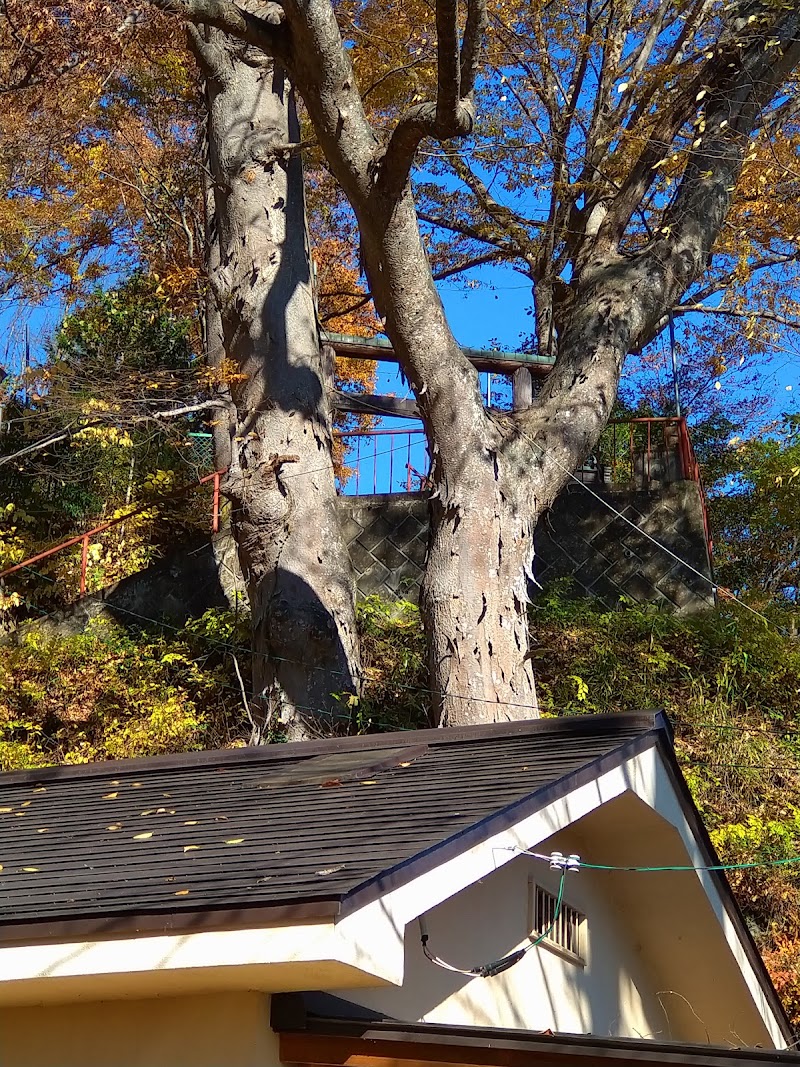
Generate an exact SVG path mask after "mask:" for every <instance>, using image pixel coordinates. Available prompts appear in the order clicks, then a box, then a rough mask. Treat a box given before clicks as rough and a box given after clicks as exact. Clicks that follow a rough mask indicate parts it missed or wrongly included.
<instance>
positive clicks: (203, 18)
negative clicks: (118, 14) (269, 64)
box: [150, 0, 287, 58]
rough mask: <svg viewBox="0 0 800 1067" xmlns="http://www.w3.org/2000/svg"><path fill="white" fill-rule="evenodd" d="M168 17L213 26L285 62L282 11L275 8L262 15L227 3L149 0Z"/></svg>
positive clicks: (270, 7)
mask: <svg viewBox="0 0 800 1067" xmlns="http://www.w3.org/2000/svg"><path fill="white" fill-rule="evenodd" d="M150 2H151V3H152V4H153V5H154V6H155V7H157V8H159V9H160V10H161V11H164V12H166V13H167V14H168V15H179V16H181V17H182V18H185V19H187V20H188V21H189V22H194V23H196V24H202V25H204V26H213V27H215V28H216V29H218V30H224V32H225V33H229V34H231V36H232V37H238V38H239V39H240V40H242V41H245V42H246V43H247V44H252V45H255V47H256V48H261V49H263V50H264V51H265V52H266V53H267V54H268V55H271V56H276V57H278V58H285V54H286V51H287V47H286V44H287V42H286V41H285V39H284V35H283V34H282V33H281V31H280V24H281V22H282V21H283V18H284V14H283V10H282V8H281V7H280V5H278V4H268V5H267V6H266V7H265V10H264V13H263V15H254V14H252V13H251V12H250V11H246V10H245V9H244V8H241V7H239V5H238V4H234V3H230V2H229V0H150Z"/></svg>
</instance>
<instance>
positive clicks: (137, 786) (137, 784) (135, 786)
mask: <svg viewBox="0 0 800 1067" xmlns="http://www.w3.org/2000/svg"><path fill="white" fill-rule="evenodd" d="M141 788H142V783H141V782H131V789H141Z"/></svg>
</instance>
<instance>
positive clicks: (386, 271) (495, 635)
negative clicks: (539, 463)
mask: <svg viewBox="0 0 800 1067" xmlns="http://www.w3.org/2000/svg"><path fill="white" fill-rule="evenodd" d="M359 222H360V224H361V233H362V241H363V250H364V257H365V262H366V267H367V273H368V276H369V280H370V283H371V288H372V292H373V294H374V297H375V300H376V304H377V306H378V309H379V311H380V312H381V314H383V315H384V316H385V317H386V331H387V333H388V334H389V336H390V337H391V339H392V341H393V343H394V347H395V352H396V353H397V355H398V357H399V359H400V362H401V364H402V366H403V368H404V369H405V370H406V373H407V374H409V377H410V379H411V382H412V385H413V386H414V392H415V394H416V397H417V403H418V406H419V409H420V414H421V416H422V419H423V422H424V423H425V428H426V432H427V437H428V441H429V442H433V446H432V480H433V484H434V491H433V494H432V498H431V504H430V520H431V535H430V542H429V548H428V558H427V562H426V567H425V577H424V580H423V584H422V590H421V598H420V607H421V612H422V618H423V623H424V625H425V631H426V637H427V645H428V657H429V659H428V662H429V676H430V685H431V690H432V692H433V698H432V704H433V711H434V715H435V717H436V719H437V721H438V722H439V724H440V725H442V726H456V725H462V724H465V723H475V722H496V721H501V720H506V719H525V718H534V717H536V716H537V715H538V707H537V702H536V689H535V684H534V677H533V670H532V667H531V662H530V657H529V645H528V625H527V611H526V605H527V601H528V598H527V574H528V573H529V571H530V563H531V559H532V556H533V523H534V522H535V498H534V495H533V494H532V492H531V483H530V482H529V481H526V479H525V475H526V474H528V473H529V472H530V470H531V466H532V463H533V459H532V457H533V452H532V449H531V447H530V445H529V444H528V443H527V442H526V441H525V439H524V438H523V437H522V436H520V434H519V433H518V432H517V429H516V427H515V424H514V421H513V419H512V417H511V416H503V415H499V414H497V413H489V412H487V411H486V410H485V409H484V406H483V399H482V397H481V393H480V388H479V381H478V375H477V372H476V371H475V369H474V368H473V367H472V366H471V365H470V364H469V363H468V362H467V360H466V359H465V358H464V357H463V354H462V353H461V350H460V349H459V347H458V345H457V343H456V341H455V339H454V338H453V335H452V333H451V331H450V328H449V326H448V324H447V320H446V318H445V315H444V310H443V308H442V305H441V301H440V299H439V296H438V293H437V292H436V289H435V286H434V282H433V279H432V277H431V272H430V267H429V265H428V261H427V257H426V256H425V253H424V250H423V248H422V244H421V241H420V237H419V229H418V226H417V221H416V214H415V212H414V206H413V200H412V197H411V192H410V190H407V191H406V193H405V195H404V197H403V198H402V199H401V202H400V204H399V205H398V206H397V207H395V208H394V209H393V210H392V212H391V215H390V217H389V218H388V219H386V220H384V219H382V217H381V213H380V212H379V211H376V210H375V209H374V205H373V209H372V211H370V212H369V213H365V215H364V217H363V218H361V217H360V218H359ZM520 472H522V476H521V473H520ZM532 509H533V510H532ZM532 516H533V521H532Z"/></svg>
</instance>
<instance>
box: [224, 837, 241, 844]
mask: <svg viewBox="0 0 800 1067" xmlns="http://www.w3.org/2000/svg"><path fill="white" fill-rule="evenodd" d="M243 841H244V838H243V837H231V838H229V839H228V840H227V841H226V842H225V844H226V845H241V843H242V842H243Z"/></svg>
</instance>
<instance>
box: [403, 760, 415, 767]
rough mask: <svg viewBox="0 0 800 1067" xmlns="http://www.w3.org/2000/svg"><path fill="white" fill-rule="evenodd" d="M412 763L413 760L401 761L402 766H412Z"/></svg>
mask: <svg viewBox="0 0 800 1067" xmlns="http://www.w3.org/2000/svg"><path fill="white" fill-rule="evenodd" d="M412 763H413V760H408V761H407V762H406V763H401V764H400V766H401V767H410V766H411V764H412Z"/></svg>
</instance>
